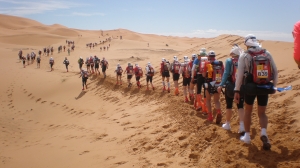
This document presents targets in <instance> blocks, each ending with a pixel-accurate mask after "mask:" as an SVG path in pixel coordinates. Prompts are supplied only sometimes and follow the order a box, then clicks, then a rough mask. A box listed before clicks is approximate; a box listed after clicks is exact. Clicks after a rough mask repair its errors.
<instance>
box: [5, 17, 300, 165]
mask: <svg viewBox="0 0 300 168" xmlns="http://www.w3.org/2000/svg"><path fill="white" fill-rule="evenodd" d="M0 19H1V23H0V30H1V31H0V32H1V33H0V52H1V56H0V76H1V81H2V82H1V87H0V93H1V94H0V104H1V106H0V108H1V109H0V111H1V113H0V132H1V134H0V149H1V150H0V167H1V168H2V167H3V168H15V167H57V168H60V167H61V168H63V167H72V168H77V167H78V168H82V167H91V168H92V167H128V168H129V167H130V168H131V167H287V168H290V167H299V164H300V159H299V155H300V150H299V149H300V146H299V136H298V134H299V132H300V127H299V126H300V124H299V117H300V116H299V114H298V109H299V107H300V106H299V104H298V103H297V102H298V101H299V95H300V92H299V89H300V81H299V77H300V72H299V70H298V69H297V67H296V65H295V64H294V61H293V59H292V52H293V44H292V43H287V42H279V41H263V43H262V44H263V46H264V47H265V48H267V49H268V50H269V51H270V52H271V53H272V55H273V56H274V58H275V61H276V63H277V66H278V69H279V71H280V73H279V75H280V79H279V86H278V87H283V86H287V85H293V90H292V91H288V92H282V93H276V94H274V95H272V96H270V100H269V104H270V105H269V106H268V110H267V114H268V117H269V126H268V134H269V138H270V141H271V143H272V149H271V151H264V150H263V149H261V146H262V144H261V141H260V139H259V137H260V136H259V134H260V128H259V125H258V119H257V115H256V113H254V115H253V121H252V122H253V123H252V127H251V128H252V129H251V138H252V143H251V145H245V144H243V143H242V142H240V140H239V135H238V134H237V131H238V124H239V123H238V117H237V115H236V109H234V110H235V112H234V115H233V119H232V122H231V126H232V131H231V132H227V131H225V130H223V129H222V128H221V126H220V125H216V124H215V123H208V122H207V121H206V116H203V115H202V114H200V113H198V112H197V111H195V110H194V108H193V106H192V105H190V104H187V103H183V95H182V91H181V90H180V95H179V96H174V94H173V92H171V93H166V92H161V79H160V76H159V75H158V74H156V75H155V76H154V85H155V87H156V90H154V91H146V90H145V87H144V85H145V78H144V77H143V78H142V79H141V81H142V85H143V87H142V89H141V90H139V89H137V87H136V86H135V85H134V86H133V87H132V88H131V89H129V88H127V87H126V81H125V77H124V76H123V83H124V85H122V86H120V85H115V82H116V81H115V74H114V73H113V70H114V68H115V66H116V64H117V63H120V64H121V65H122V66H123V67H125V66H126V65H127V63H128V62H131V63H138V64H139V65H140V66H143V67H144V66H145V65H146V63H147V62H149V61H150V62H151V63H152V64H153V65H154V67H155V68H156V70H158V67H159V63H160V61H161V58H162V57H164V58H167V59H169V60H171V59H172V57H173V56H174V55H177V56H178V57H179V58H180V59H181V60H182V59H183V56H185V55H187V56H191V54H192V53H198V52H199V49H200V48H203V47H205V48H207V50H214V51H215V52H216V53H217V58H218V59H221V60H225V59H226V58H228V52H229V50H230V48H231V46H232V45H233V44H234V43H237V44H242V43H243V38H242V37H239V36H235V35H222V36H218V37H216V38H209V39H204V38H180V37H170V36H160V35H153V34H141V33H136V32H132V31H129V30H125V29H117V30H106V31H103V36H102V35H101V31H90V30H78V29H69V28H66V27H64V26H61V25H50V26H47V25H43V24H41V23H38V22H36V21H32V20H29V19H25V18H19V17H13V16H7V15H0ZM3 20H9V21H10V22H2V21H3ZM78 34H81V35H82V37H81V36H80V37H79V36H78ZM120 36H123V39H122V40H120V39H119V37H120ZM99 37H100V38H99ZM109 37H112V40H111V41H110V42H106V43H105V44H101V45H98V46H97V47H95V48H92V49H90V48H86V44H87V43H90V42H100V41H103V40H105V39H107V38H109ZM117 37H118V38H117ZM258 38H259V37H258ZM66 40H72V41H74V42H75V46H76V48H75V51H74V52H71V55H70V56H68V54H67V52H62V53H57V51H56V49H57V47H58V46H59V45H66V43H65V41H66ZM148 43H149V44H150V45H149V47H148ZM109 44H110V46H111V47H110V48H109V50H108V51H103V50H102V51H100V49H99V48H100V46H101V47H103V46H108V45H109ZM166 44H168V46H166ZM47 46H53V47H54V49H55V51H54V54H53V55H51V57H53V58H54V59H55V65H54V71H52V72H50V67H49V64H48V59H49V57H47V56H42V61H41V68H40V69H37V68H36V64H35V63H34V64H30V65H29V66H26V68H23V67H22V63H21V62H19V60H18V57H17V53H18V50H19V49H23V52H24V54H27V53H29V52H31V51H35V52H37V51H38V50H40V49H42V48H43V47H47ZM90 55H97V56H99V57H100V58H102V57H105V58H106V59H108V61H109V63H110V66H109V69H108V77H107V78H106V79H104V78H103V76H102V75H100V76H95V75H94V76H91V77H90V78H89V80H88V89H87V90H86V91H82V90H81V79H80V78H79V68H78V64H77V60H78V57H79V56H83V57H87V56H90ZM65 57H67V58H68V59H69V60H70V66H69V72H68V73H67V72H66V70H65V67H64V65H63V64H62V62H63V60H64V58H65ZM172 85H173V84H172ZM180 85H182V79H180ZM172 87H173V86H172ZM180 89H181V86H180ZM221 102H222V111H223V112H224V111H225V100H224V97H221ZM255 110H256V107H255ZM224 121H225V120H224V119H223V122H224Z"/></svg>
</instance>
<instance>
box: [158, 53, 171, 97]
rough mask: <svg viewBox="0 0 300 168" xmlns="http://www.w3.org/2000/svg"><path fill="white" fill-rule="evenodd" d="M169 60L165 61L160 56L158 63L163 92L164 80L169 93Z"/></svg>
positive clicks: (164, 87)
mask: <svg viewBox="0 0 300 168" xmlns="http://www.w3.org/2000/svg"><path fill="white" fill-rule="evenodd" d="M169 68H170V62H169V61H167V60H166V59H165V58H162V62H161V64H160V75H161V79H162V85H163V92H164V91H165V90H166V83H165V79H166V82H167V83H168V93H170V81H169V80H170V72H169Z"/></svg>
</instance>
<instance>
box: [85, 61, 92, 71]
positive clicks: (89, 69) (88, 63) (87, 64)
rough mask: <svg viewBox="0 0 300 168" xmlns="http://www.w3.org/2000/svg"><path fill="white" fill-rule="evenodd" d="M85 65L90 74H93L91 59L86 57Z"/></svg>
mask: <svg viewBox="0 0 300 168" xmlns="http://www.w3.org/2000/svg"><path fill="white" fill-rule="evenodd" d="M85 64H86V70H87V71H88V72H89V73H90V72H91V63H90V58H89V57H86V60H85Z"/></svg>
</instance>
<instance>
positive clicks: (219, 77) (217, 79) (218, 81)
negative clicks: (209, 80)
mask: <svg viewBox="0 0 300 168" xmlns="http://www.w3.org/2000/svg"><path fill="white" fill-rule="evenodd" d="M221 81H222V77H221V74H216V82H217V83H220V82H221Z"/></svg>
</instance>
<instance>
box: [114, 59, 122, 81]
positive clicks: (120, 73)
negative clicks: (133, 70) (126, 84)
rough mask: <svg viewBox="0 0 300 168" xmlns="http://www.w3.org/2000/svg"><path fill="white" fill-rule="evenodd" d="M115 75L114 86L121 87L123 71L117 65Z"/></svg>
mask: <svg viewBox="0 0 300 168" xmlns="http://www.w3.org/2000/svg"><path fill="white" fill-rule="evenodd" d="M115 73H116V75H117V83H116V85H118V84H120V85H122V73H123V69H122V67H121V65H120V64H119V63H118V65H117V68H116V70H115ZM119 81H120V82H119Z"/></svg>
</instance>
